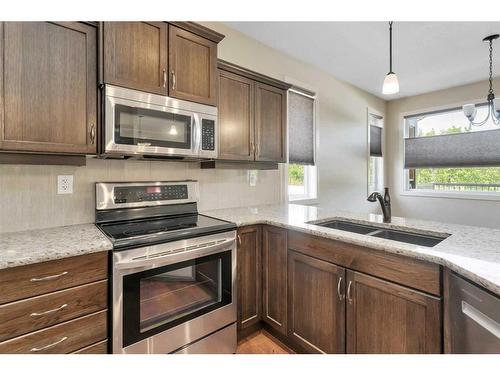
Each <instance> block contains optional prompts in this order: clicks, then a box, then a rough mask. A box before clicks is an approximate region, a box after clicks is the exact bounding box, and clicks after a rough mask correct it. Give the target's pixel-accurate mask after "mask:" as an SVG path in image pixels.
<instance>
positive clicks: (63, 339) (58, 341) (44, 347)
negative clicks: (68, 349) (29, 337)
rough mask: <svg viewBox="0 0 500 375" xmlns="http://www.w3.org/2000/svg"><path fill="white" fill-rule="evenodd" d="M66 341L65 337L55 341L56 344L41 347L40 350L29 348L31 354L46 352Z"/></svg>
mask: <svg viewBox="0 0 500 375" xmlns="http://www.w3.org/2000/svg"><path fill="white" fill-rule="evenodd" d="M67 339H68V337H67V336H64V337H63V338H62V339H60V340H57V341H56V342H53V343H52V344H49V345H45V346H42V347H41V348H31V350H30V351H31V352H41V351H43V350H47V349H50V348H52V347H54V346H56V345H57V344H60V343H62V342H63V341H66V340H67Z"/></svg>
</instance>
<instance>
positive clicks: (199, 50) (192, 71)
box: [168, 25, 217, 105]
mask: <svg viewBox="0 0 500 375" xmlns="http://www.w3.org/2000/svg"><path fill="white" fill-rule="evenodd" d="M168 34H169V54H168V59H169V78H168V80H169V89H168V93H169V95H170V96H172V97H174V98H178V99H184V100H190V101H193V102H198V103H203V104H208V105H216V104H217V43H216V42H214V41H212V40H209V39H206V38H203V37H201V36H198V35H196V34H194V33H192V32H190V31H187V30H184V29H182V28H179V27H177V26H174V25H169V31H168Z"/></svg>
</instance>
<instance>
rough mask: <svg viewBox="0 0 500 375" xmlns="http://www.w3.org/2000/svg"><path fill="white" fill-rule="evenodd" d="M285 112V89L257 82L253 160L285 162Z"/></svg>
mask: <svg viewBox="0 0 500 375" xmlns="http://www.w3.org/2000/svg"><path fill="white" fill-rule="evenodd" d="M286 113H287V108H286V91H284V90H282V89H280V88H277V87H273V86H270V85H267V84H263V83H257V84H256V86H255V131H256V137H255V138H256V154H255V160H258V161H278V162H283V163H284V162H286Z"/></svg>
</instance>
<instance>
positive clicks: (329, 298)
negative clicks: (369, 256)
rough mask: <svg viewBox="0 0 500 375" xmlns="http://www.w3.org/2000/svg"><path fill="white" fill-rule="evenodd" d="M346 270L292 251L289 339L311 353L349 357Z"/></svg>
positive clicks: (289, 261) (289, 264)
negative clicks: (346, 349) (342, 354)
mask: <svg viewBox="0 0 500 375" xmlns="http://www.w3.org/2000/svg"><path fill="white" fill-rule="evenodd" d="M344 280H345V269H344V268H342V267H338V266H336V265H334V264H331V263H327V262H324V261H322V260H319V259H316V258H313V257H310V256H307V255H303V254H300V253H297V252H295V251H288V337H289V338H290V339H291V340H292V341H293V342H294V343H295V344H296V345H298V346H300V347H301V348H302V349H303V350H305V351H306V352H310V353H328V354H337V353H345V304H344V286H345V283H344Z"/></svg>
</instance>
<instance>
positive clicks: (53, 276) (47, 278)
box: [30, 271, 68, 282]
mask: <svg viewBox="0 0 500 375" xmlns="http://www.w3.org/2000/svg"><path fill="white" fill-rule="evenodd" d="M67 274H68V271H64V272H61V273H59V274H57V275H52V276H45V277H40V278H37V277H34V278H32V279H30V281H32V282H38V281H50V280H55V279H58V278H60V277H63V276H64V275H67Z"/></svg>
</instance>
